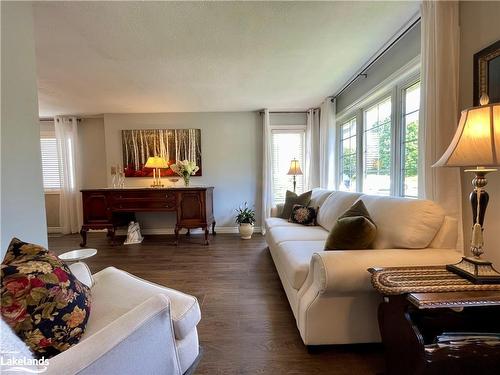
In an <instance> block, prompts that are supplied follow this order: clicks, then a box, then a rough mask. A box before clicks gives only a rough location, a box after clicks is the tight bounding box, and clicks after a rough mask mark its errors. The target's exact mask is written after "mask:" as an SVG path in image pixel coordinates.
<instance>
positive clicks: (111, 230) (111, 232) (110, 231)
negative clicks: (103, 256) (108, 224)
mask: <svg viewBox="0 0 500 375" xmlns="http://www.w3.org/2000/svg"><path fill="white" fill-rule="evenodd" d="M106 236H107V237H108V238H109V239H110V241H111V245H113V246H114V245H116V243H115V228H114V227H113V228H109V229H108V234H107V235H106Z"/></svg>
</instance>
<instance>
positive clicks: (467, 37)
mask: <svg viewBox="0 0 500 375" xmlns="http://www.w3.org/2000/svg"><path fill="white" fill-rule="evenodd" d="M499 20H500V2H486V1H466V2H460V34H461V35H460V98H459V99H460V108H461V109H463V108H467V107H471V106H472V104H473V103H472V93H473V91H472V79H473V55H474V54H475V53H476V52H479V51H480V50H482V49H483V48H485V47H487V46H489V45H490V44H492V43H494V42H496V41H497V40H499V39H500V23H499V22H500V21H499ZM471 180H472V175H471V174H470V173H462V192H463V213H464V214H463V220H464V234H465V244H466V250H468V246H467V244H469V243H470V232H471V225H472V213H471V208H470V203H469V199H468V195H469V193H470V191H471V189H472V187H471ZM488 181H489V182H488V186H487V187H486V188H487V190H488V191H489V193H490V203H489V205H488V210H487V212H486V218H485V222H484V226H485V231H484V241H485V256H486V257H487V258H488V259H490V260H492V261H493V263H494V264H495V265H496V268H497V269H500V236H499V235H498V233H500V172H497V173H492V174H490V175H488Z"/></svg>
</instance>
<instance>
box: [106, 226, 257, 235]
mask: <svg viewBox="0 0 500 375" xmlns="http://www.w3.org/2000/svg"><path fill="white" fill-rule="evenodd" d="M185 231H186V229H183V230H182V232H181V233H184V232H185ZM215 232H216V233H221V234H225V233H238V227H218V226H216V227H215ZM141 233H142V234H146V235H148V234H174V228H141ZM191 233H192V234H202V233H203V230H201V229H200V228H197V229H191ZM254 233H261V228H260V227H255V228H254ZM116 234H117V235H126V234H127V230H126V229H125V228H120V229H118V230H117V231H116Z"/></svg>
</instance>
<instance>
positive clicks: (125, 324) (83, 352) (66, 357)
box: [47, 295, 181, 375]
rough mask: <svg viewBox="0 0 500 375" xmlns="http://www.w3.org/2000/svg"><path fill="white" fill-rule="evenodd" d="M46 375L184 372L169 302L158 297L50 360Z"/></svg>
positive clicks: (150, 299)
mask: <svg viewBox="0 0 500 375" xmlns="http://www.w3.org/2000/svg"><path fill="white" fill-rule="evenodd" d="M47 370H48V371H47V373H48V374H50V375H55V374H61V375H69V374H89V375H90V374H98V373H99V374H126V373H128V374H139V373H144V374H168V375H178V374H180V373H181V371H180V364H179V358H178V354H177V350H176V347H175V336H174V329H173V326H172V320H171V316H170V301H169V299H168V298H167V297H166V296H164V295H156V296H154V297H151V298H149V299H148V300H146V301H145V302H143V303H141V304H140V305H138V306H137V307H135V308H134V309H132V310H130V311H129V312H128V313H126V314H124V315H123V316H121V317H120V318H118V319H116V320H115V321H114V322H112V323H110V324H109V325H107V326H106V327H104V328H103V329H101V330H100V331H98V332H96V333H95V334H93V335H92V336H89V337H85V336H84V339H83V340H82V341H80V342H79V343H78V344H76V345H75V346H73V347H71V348H69V349H68V350H66V351H64V352H62V353H61V354H58V355H57V356H55V357H53V358H51V359H50V360H49V365H48V369H47Z"/></svg>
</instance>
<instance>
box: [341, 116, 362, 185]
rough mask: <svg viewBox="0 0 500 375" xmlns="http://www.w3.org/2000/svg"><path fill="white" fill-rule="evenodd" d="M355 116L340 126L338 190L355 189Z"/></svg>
mask: <svg viewBox="0 0 500 375" xmlns="http://www.w3.org/2000/svg"><path fill="white" fill-rule="evenodd" d="M356 142H357V139H356V118H355V117H354V118H352V119H350V120H348V121H347V122H345V123H343V124H342V125H341V126H340V157H339V161H340V172H341V176H340V180H339V190H344V191H356V173H357V164H358V163H357V160H356V159H357V153H356Z"/></svg>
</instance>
